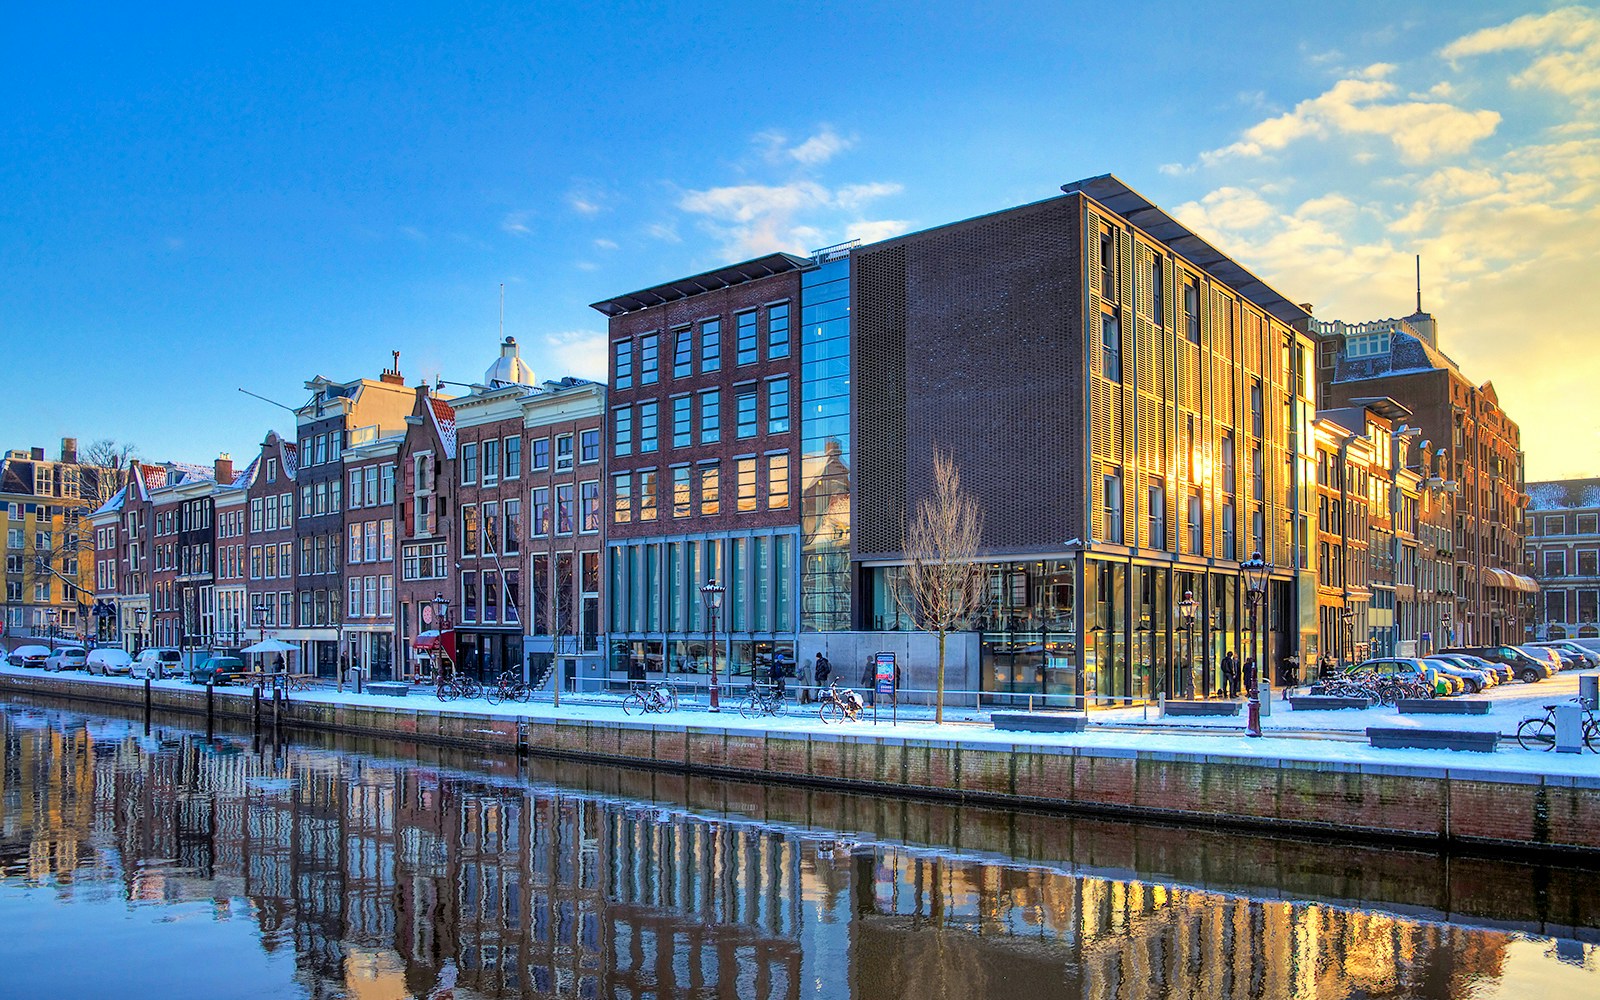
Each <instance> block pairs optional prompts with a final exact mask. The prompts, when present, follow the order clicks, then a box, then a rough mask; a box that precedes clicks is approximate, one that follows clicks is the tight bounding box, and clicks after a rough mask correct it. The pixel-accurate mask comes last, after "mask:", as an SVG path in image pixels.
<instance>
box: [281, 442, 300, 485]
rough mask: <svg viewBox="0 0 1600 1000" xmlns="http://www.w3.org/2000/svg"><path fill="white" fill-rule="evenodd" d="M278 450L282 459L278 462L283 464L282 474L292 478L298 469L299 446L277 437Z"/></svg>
mask: <svg viewBox="0 0 1600 1000" xmlns="http://www.w3.org/2000/svg"><path fill="white" fill-rule="evenodd" d="M278 452H279V453H280V455H281V456H282V461H280V462H279V463H278V464H279V465H282V466H283V474H284V475H285V476H287V477H288V478H290V479H293V478H294V474H295V473H296V472H297V471H299V469H300V446H299V445H297V444H295V443H293V442H291V441H285V440H284V439H283V438H279V439H278Z"/></svg>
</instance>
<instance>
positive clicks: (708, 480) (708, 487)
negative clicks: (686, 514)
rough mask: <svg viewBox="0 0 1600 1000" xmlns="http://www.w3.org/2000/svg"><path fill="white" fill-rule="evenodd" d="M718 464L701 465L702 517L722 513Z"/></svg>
mask: <svg viewBox="0 0 1600 1000" xmlns="http://www.w3.org/2000/svg"><path fill="white" fill-rule="evenodd" d="M717 479H718V477H717V465H716V464H715V463H713V464H711V465H702V466H700V514H701V516H702V517H704V516H707V515H710V514H717V513H720V512H721V510H722V503H721V499H722V498H721V497H720V496H719V495H718V482H717Z"/></svg>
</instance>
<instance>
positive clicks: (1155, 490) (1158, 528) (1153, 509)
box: [1148, 482, 1167, 549]
mask: <svg viewBox="0 0 1600 1000" xmlns="http://www.w3.org/2000/svg"><path fill="white" fill-rule="evenodd" d="M1149 504H1150V506H1149V511H1148V513H1149V516H1150V547H1151V548H1154V549H1164V548H1166V547H1167V491H1166V488H1165V487H1163V486H1162V485H1161V484H1160V483H1159V482H1152V483H1151V484H1150V493H1149Z"/></svg>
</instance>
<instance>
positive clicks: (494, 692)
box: [484, 684, 507, 705]
mask: <svg viewBox="0 0 1600 1000" xmlns="http://www.w3.org/2000/svg"><path fill="white" fill-rule="evenodd" d="M484 697H485V698H487V699H488V701H489V704H491V705H498V704H500V703H501V702H502V701H505V700H506V698H507V694H506V688H505V686H504V685H501V684H496V685H495V686H494V687H492V688H489V689H488V690H487V691H486V692H484Z"/></svg>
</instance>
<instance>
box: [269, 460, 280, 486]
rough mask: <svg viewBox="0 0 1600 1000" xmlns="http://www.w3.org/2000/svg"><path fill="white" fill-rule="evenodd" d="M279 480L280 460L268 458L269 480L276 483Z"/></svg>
mask: <svg viewBox="0 0 1600 1000" xmlns="http://www.w3.org/2000/svg"><path fill="white" fill-rule="evenodd" d="M277 481H278V460H277V459H275V458H269V459H267V482H269V483H275V482H277Z"/></svg>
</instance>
